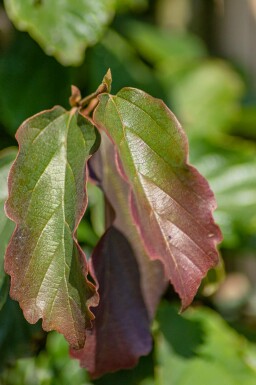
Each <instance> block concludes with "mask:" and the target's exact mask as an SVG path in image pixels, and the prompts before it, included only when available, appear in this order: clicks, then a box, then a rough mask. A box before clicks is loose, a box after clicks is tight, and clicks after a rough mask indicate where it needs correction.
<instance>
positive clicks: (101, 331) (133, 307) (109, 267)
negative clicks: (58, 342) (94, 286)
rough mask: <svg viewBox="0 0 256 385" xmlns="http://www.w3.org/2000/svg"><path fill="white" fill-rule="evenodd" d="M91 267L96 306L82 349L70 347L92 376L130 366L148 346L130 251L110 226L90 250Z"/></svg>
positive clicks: (145, 316)
mask: <svg viewBox="0 0 256 385" xmlns="http://www.w3.org/2000/svg"><path fill="white" fill-rule="evenodd" d="M92 265H93V267H92V269H93V270H94V273H93V274H94V276H95V279H97V280H98V282H99V287H98V291H99V295H100V303H99V306H98V307H97V308H96V309H95V310H94V314H95V322H94V327H93V329H92V331H91V333H89V332H88V333H87V338H86V342H85V346H84V349H83V350H78V351H74V350H73V351H72V352H71V354H72V356H73V357H76V358H78V359H79V360H80V363H81V365H82V366H84V367H86V368H87V370H88V371H89V373H90V374H91V376H92V377H93V378H96V377H99V376H101V375H102V374H104V373H107V372H112V371H116V370H118V369H121V368H130V367H132V366H134V365H135V364H136V363H137V361H138V358H139V357H140V356H141V355H146V354H148V353H149V352H150V350H151V344H152V341H151V335H150V330H149V319H148V314H147V309H146V307H145V304H144V300H143V297H142V293H141V288H140V272H139V267H138V263H137V261H136V258H135V255H134V252H133V250H132V248H131V246H130V244H129V242H128V241H127V240H126V238H125V237H124V236H123V234H122V233H121V232H120V231H119V230H117V229H116V228H115V227H113V226H111V227H110V228H109V229H108V230H107V232H106V233H105V234H104V236H103V237H102V238H101V240H100V242H99V244H98V245H97V247H96V248H95V250H94V253H93V257H92Z"/></svg>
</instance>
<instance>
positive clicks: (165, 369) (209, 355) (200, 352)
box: [155, 303, 255, 385]
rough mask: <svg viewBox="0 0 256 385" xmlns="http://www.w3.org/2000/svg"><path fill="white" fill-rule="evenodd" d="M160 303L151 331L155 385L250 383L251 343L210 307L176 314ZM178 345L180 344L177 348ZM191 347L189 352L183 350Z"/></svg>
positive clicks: (167, 305) (253, 372)
mask: <svg viewBox="0 0 256 385" xmlns="http://www.w3.org/2000/svg"><path fill="white" fill-rule="evenodd" d="M176 313H177V312H176V309H174V308H172V307H171V306H170V305H169V304H168V303H163V304H162V305H161V306H160V309H159V313H158V316H157V323H158V328H157V331H156V334H155V344H156V345H155V354H156V361H157V362H156V365H157V368H158V370H157V371H156V383H157V384H159V385H167V384H170V383H171V384H172V385H190V384H198V385H201V384H202V385H203V384H205V383H207V384H209V385H215V384H216V383H219V384H228V385H239V384H246V385H253V384H254V382H255V364H253V365H250V363H249V357H250V356H251V358H252V359H253V356H252V355H251V354H252V346H254V347H255V345H252V344H250V343H249V342H248V341H247V340H246V339H245V338H244V337H243V336H240V335H239V334H237V333H236V332H235V331H234V330H232V329H231V328H230V327H229V326H228V325H227V324H226V323H225V321H224V320H223V319H221V317H220V316H219V315H218V314H217V313H215V312H213V311H212V310H210V309H206V308H197V309H189V310H188V311H187V312H185V313H184V315H182V316H177V314H176ZM181 347H182V348H181ZM188 347H190V348H191V351H190V354H189V355H186V354H184V352H186V350H187V349H188Z"/></svg>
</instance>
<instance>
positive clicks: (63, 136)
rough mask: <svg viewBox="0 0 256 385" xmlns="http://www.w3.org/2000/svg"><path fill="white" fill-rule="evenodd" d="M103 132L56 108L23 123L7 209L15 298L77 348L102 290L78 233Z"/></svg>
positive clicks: (7, 260) (26, 313)
mask: <svg viewBox="0 0 256 385" xmlns="http://www.w3.org/2000/svg"><path fill="white" fill-rule="evenodd" d="M98 139H99V137H98V134H97V131H96V129H95V128H94V127H93V125H92V124H91V123H90V122H89V121H88V120H87V119H86V118H85V117H83V116H82V115H81V114H80V113H79V112H78V111H77V110H76V109H72V110H71V111H70V112H67V111H66V110H64V109H63V108H62V107H54V108H53V109H52V110H49V111H44V112H42V113H40V114H38V115H35V116H34V117H32V118H30V119H28V120H27V121H25V122H24V124H23V125H22V126H21V127H20V128H19V130H18V132H17V140H18V142H19V146H20V151H19V155H18V157H17V160H16V161H15V163H14V165H13V167H12V169H11V172H10V176H9V199H8V201H7V203H6V212H7V214H8V216H9V218H10V219H12V220H13V221H15V222H16V225H17V226H16V230H15V233H14V235H13V237H12V239H11V242H10V244H9V246H8V249H7V253H6V258H5V269H6V272H7V273H8V274H9V275H11V291H10V293H11V296H12V298H13V299H15V300H17V301H19V303H20V306H21V308H22V309H23V312H24V316H25V317H26V319H27V320H28V321H29V322H30V323H35V322H36V321H37V320H38V319H39V318H43V328H44V329H45V330H47V331H49V330H52V329H55V330H57V331H59V332H60V333H62V334H64V336H65V337H66V339H67V340H68V342H69V343H70V345H71V346H73V347H74V348H79V347H80V348H81V347H82V346H83V345H84V341H85V328H86V327H90V326H91V322H90V320H91V319H93V314H92V313H91V311H90V306H95V305H96V304H97V295H96V294H95V287H94V285H93V284H92V283H90V282H89V281H88V279H87V278H86V275H87V263H86V258H85V255H84V254H83V252H82V250H81V249H80V247H79V246H78V244H77V241H76V237H75V232H76V229H77V226H78V223H79V221H80V219H81V217H82V216H83V214H84V211H85V207H86V204H87V195H86V191H85V182H86V178H87V175H86V161H87V160H88V158H89V157H90V155H91V154H92V153H93V152H94V151H95V150H96V149H97V146H98Z"/></svg>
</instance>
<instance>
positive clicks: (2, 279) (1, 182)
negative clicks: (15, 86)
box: [0, 148, 17, 310]
mask: <svg viewBox="0 0 256 385" xmlns="http://www.w3.org/2000/svg"><path fill="white" fill-rule="evenodd" d="M16 154H17V151H16V149H14V148H10V149H6V150H4V151H1V152H0V310H1V307H2V305H3V304H4V302H5V299H6V296H7V293H8V289H9V287H8V277H7V276H6V274H5V272H4V254H5V249H6V246H7V244H8V242H9V240H10V237H11V235H12V232H13V230H14V224H13V223H12V222H11V221H10V219H9V218H7V217H6V215H5V212H4V203H5V200H6V199H7V196H8V188H7V177H8V174H9V171H10V167H11V165H12V163H13V161H14V159H15V156H16Z"/></svg>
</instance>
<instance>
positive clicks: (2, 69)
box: [0, 32, 72, 135]
mask: <svg viewBox="0 0 256 385" xmlns="http://www.w3.org/2000/svg"><path fill="white" fill-rule="evenodd" d="M17 63H18V64H17ZM71 82H72V81H71V70H70V68H64V67H63V66H61V65H60V64H59V63H58V62H56V60H55V59H53V58H52V57H49V56H46V55H45V54H44V52H43V51H42V50H41V49H40V47H38V45H37V44H36V43H35V42H34V41H33V40H32V39H31V38H30V37H29V36H28V35H27V34H24V33H20V32H16V33H15V34H14V37H13V41H12V44H11V45H10V46H9V47H8V49H7V50H6V51H5V52H4V55H1V56H0V84H1V89H0V121H1V123H2V124H3V125H4V128H5V129H6V131H7V132H8V133H10V134H12V135H14V134H15V132H16V130H17V127H18V126H19V125H20V124H21V123H22V122H23V121H24V120H25V119H27V118H28V117H29V116H32V115H34V114H35V113H37V112H38V111H42V110H45V109H48V108H51V106H54V105H55V104H57V103H60V104H61V105H64V106H65V103H66V101H67V100H68V97H69V93H70V84H71ZM38 90H40V95H39V94H38ZM21 93H22V98H21V97H20V94H21ZM14 106H15V113H14Z"/></svg>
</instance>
